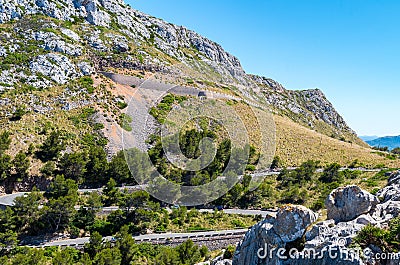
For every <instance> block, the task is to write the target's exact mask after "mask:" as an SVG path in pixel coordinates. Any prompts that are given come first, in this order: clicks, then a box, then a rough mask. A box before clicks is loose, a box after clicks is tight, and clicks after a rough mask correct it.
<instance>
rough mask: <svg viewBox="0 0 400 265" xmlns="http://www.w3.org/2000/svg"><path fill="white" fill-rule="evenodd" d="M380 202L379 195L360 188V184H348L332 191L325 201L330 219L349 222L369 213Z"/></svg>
mask: <svg viewBox="0 0 400 265" xmlns="http://www.w3.org/2000/svg"><path fill="white" fill-rule="evenodd" d="M378 203H379V200H378V198H377V197H375V196H373V195H371V194H370V193H369V192H367V191H364V190H362V189H360V188H359V187H358V186H347V187H344V188H339V189H336V190H334V191H332V192H331V194H329V196H328V198H327V199H326V201H325V207H326V209H327V210H328V219H333V220H334V221H335V222H336V223H339V222H347V221H351V220H354V218H356V217H358V216H360V215H362V214H365V213H368V212H370V211H371V209H372V208H374V207H375V206H376V205H377V204H378Z"/></svg>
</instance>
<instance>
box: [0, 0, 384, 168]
mask: <svg viewBox="0 0 400 265" xmlns="http://www.w3.org/2000/svg"><path fill="white" fill-rule="evenodd" d="M0 12H1V13H0V33H1V34H0V59H1V60H2V63H1V66H0V92H1V93H2V95H1V99H0V108H1V117H0V118H1V124H2V129H4V130H10V131H12V132H13V134H14V137H13V141H14V142H15V145H14V147H13V150H11V154H12V155H13V154H15V153H16V152H17V151H18V150H19V149H23V150H26V149H27V148H28V146H29V144H30V143H34V144H35V145H39V144H40V143H41V142H42V141H43V139H44V138H45V135H46V133H47V132H48V131H51V130H53V129H54V128H60V129H62V130H64V131H66V132H67V134H68V137H67V143H68V145H69V148H71V149H79V146H80V145H81V144H82V142H83V143H85V141H87V138H88V137H89V136H88V135H90V134H95V135H99V137H101V136H106V137H107V138H108V139H109V140H111V141H110V143H109V145H108V147H109V150H111V151H110V152H111V153H115V152H116V151H117V150H118V149H119V148H120V146H118V144H117V143H114V142H118V141H113V140H114V138H118V139H119V138H120V135H121V131H122V130H124V129H122V127H121V125H122V119H123V117H124V116H123V113H124V104H126V103H127V102H128V101H129V99H130V97H131V96H132V93H133V92H132V91H130V89H132V88H130V87H127V86H121V84H118V83H115V82H112V81H111V80H110V79H108V78H105V77H103V76H101V75H100V74H99V72H101V71H110V72H117V73H125V74H129V75H132V76H135V77H138V78H140V79H146V78H148V77H149V76H153V78H154V76H156V77H155V78H158V79H162V80H164V81H165V82H171V83H174V84H179V85H186V86H191V87H194V88H199V89H207V90H210V91H216V92H218V93H222V94H226V95H232V96H235V97H239V98H242V99H244V100H247V101H252V102H256V104H259V105H263V106H265V107H266V108H269V109H270V110H271V111H272V112H273V113H274V114H275V115H276V116H277V117H285V119H286V120H287V121H291V123H290V124H291V125H290V126H289V127H290V128H292V127H293V126H294V127H296V126H298V130H290V131H288V132H287V133H290V135H288V137H291V138H292V139H291V140H290V141H289V142H290V143H291V144H289V145H286V144H285V142H284V141H283V142H282V141H278V151H277V153H278V155H281V156H283V157H285V158H286V160H287V161H288V163H289V164H297V163H299V162H300V160H301V159H303V158H304V159H307V158H308V157H316V158H318V157H319V154H320V153H319V151H318V146H319V145H318V144H316V145H315V146H312V147H313V148H312V151H311V152H312V154H311V153H309V154H310V155H308V156H304V157H299V158H294V155H293V154H294V153H295V151H296V150H295V149H293V148H295V147H296V144H293V143H296V142H297V143H299V144H302V143H306V144H314V142H305V141H304V138H303V135H301V134H299V132H301V131H306V132H307V134H309V135H312V138H318V137H319V135H320V134H323V135H324V138H323V139H324V141H325V140H326V142H332V143H333V144H332V145H333V146H334V147H333V148H334V149H335V150H339V152H342V153H347V152H353V150H352V149H347V146H352V145H353V146H360V147H359V148H360V149H363V150H364V147H367V146H366V144H365V143H364V142H363V141H361V140H360V139H359V138H358V137H357V136H356V134H355V133H354V132H353V131H352V130H351V128H349V126H348V125H347V124H346V122H345V121H344V119H343V118H342V117H341V116H340V115H339V114H338V113H337V112H336V110H335V109H334V107H333V106H332V104H331V103H330V102H329V101H328V100H327V99H326V97H325V96H324V94H323V93H322V92H321V91H320V90H306V91H290V90H286V89H285V88H284V87H283V86H282V85H280V84H279V83H278V82H276V81H274V80H272V79H268V78H265V77H259V76H254V75H249V74H247V73H246V72H245V71H244V70H243V68H242V67H241V64H240V61H239V60H238V59H237V58H236V57H234V56H233V55H231V54H229V53H227V52H226V51H224V50H223V48H222V47H221V46H220V45H218V44H217V43H215V42H213V41H211V40H209V39H207V38H204V37H202V36H200V35H199V34H197V33H195V32H193V31H191V30H188V29H186V28H184V27H182V26H176V25H173V24H170V23H167V22H165V21H163V20H161V19H157V18H154V17H152V16H149V15H146V14H143V13H142V12H139V11H137V10H134V9H133V8H131V7H130V6H128V5H126V4H125V3H123V1H121V0H85V1H83V0H74V1H73V0H61V1H57V2H55V1H50V0H41V1H35V0H21V1H11V0H2V1H1V2H0ZM89 77H90V78H89ZM88 80H89V81H88ZM90 80H94V84H91V82H90ZM21 110H23V111H22V112H23V113H24V115H23V117H22V118H21V119H18V120H15V119H14V118H13V117H14V116H15V113H20V112H21ZM99 123H100V124H101V125H99ZM277 123H278V127H279V119H277ZM292 125H293V126H292ZM103 127H105V128H103ZM43 128H45V130H44V129H43ZM284 128H285V126H283V129H282V131H281V133H282V132H283V131H284ZM125 129H126V128H125ZM278 133H280V132H279V131H278ZM318 133H320V134H318ZM325 136H326V137H325ZM333 138H336V139H337V140H333ZM278 139H283V138H282V137H278ZM339 140H340V141H339ZM91 141H92V140H91ZM346 142H347V144H346ZM351 143H352V144H351ZM86 144H87V143H86ZM110 145H113V146H110ZM300 146H302V145H299V146H298V147H300ZM344 146H346V148H345V147H344ZM357 148H358V147H357ZM365 150H367V149H365ZM365 152H367V151H365ZM365 152H364V153H365ZM356 153H357V152H355V154H352V155H350V157H349V159H352V156H353V155H354V156H357V158H360V159H362V156H361V155H360V156H358V155H356ZM321 157H323V156H321ZM319 160H321V159H319ZM322 160H325V159H322ZM370 160H371V159H370V158H368V159H366V160H365V162H366V163H369V161H370ZM327 161H332V160H331V159H329V160H327ZM346 161H348V159H346ZM389 162H390V163H391V161H389Z"/></svg>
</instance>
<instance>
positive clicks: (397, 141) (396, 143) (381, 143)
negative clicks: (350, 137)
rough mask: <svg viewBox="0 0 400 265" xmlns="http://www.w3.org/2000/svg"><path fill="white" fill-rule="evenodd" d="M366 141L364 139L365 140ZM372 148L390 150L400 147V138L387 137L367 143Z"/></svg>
mask: <svg viewBox="0 0 400 265" xmlns="http://www.w3.org/2000/svg"><path fill="white" fill-rule="evenodd" d="M363 140H364V139H363ZM366 142H367V143H368V144H369V145H370V146H375V147H386V146H387V147H389V149H390V150H392V149H394V148H396V147H400V136H386V137H380V138H377V139H373V140H370V141H366Z"/></svg>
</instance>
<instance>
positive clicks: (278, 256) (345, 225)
mask: <svg viewBox="0 0 400 265" xmlns="http://www.w3.org/2000/svg"><path fill="white" fill-rule="evenodd" d="M399 193H400V173H399V172H397V173H395V174H393V175H392V176H391V178H390V179H389V182H388V185H387V187H385V188H384V189H382V190H381V191H379V192H378V194H377V196H378V197H379V198H383V201H382V202H379V201H378V200H377V197H375V196H373V195H372V194H369V193H368V192H366V191H363V190H362V189H360V188H359V187H357V186H348V187H344V188H339V189H336V190H334V191H333V192H332V193H331V194H330V195H329V197H328V198H327V204H326V205H327V207H331V208H328V217H329V218H328V220H326V221H322V222H318V223H316V224H312V223H313V222H311V221H312V220H313V218H311V219H309V221H310V222H305V223H303V225H298V226H296V225H294V224H295V223H296V222H284V221H282V217H280V218H279V217H278V216H276V217H269V218H267V219H265V220H264V221H262V222H260V223H258V224H257V225H255V226H254V227H252V228H251V229H250V230H249V231H248V232H247V234H246V235H245V237H244V238H243V240H242V241H241V242H240V243H239V245H238V247H237V249H236V252H235V256H234V259H233V262H232V264H233V265H267V264H268V265H270V264H274V265H289V264H290V265H292V264H295V265H303V264H304V265H306V264H307V265H308V264H315V265H319V264H327V265H329V264H344V265H354V264H358V265H367V264H368V265H369V264H376V265H378V264H382V263H379V261H376V260H374V259H373V257H375V255H376V253H382V250H380V249H379V248H378V247H376V246H373V245H370V246H368V247H367V248H365V249H362V250H360V249H355V248H353V247H351V244H352V243H353V238H354V237H355V236H356V235H357V234H358V232H360V231H361V230H362V229H363V228H364V227H365V226H366V225H368V224H371V225H374V226H377V227H387V225H388V223H389V221H390V220H391V219H393V218H395V217H399V216H400V215H399V214H400V204H399V202H400V201H399V196H397V194H399ZM285 209H288V208H287V206H286V207H284V208H283V209H281V210H280V212H281V211H283V212H286V216H287V218H283V220H290V219H294V216H295V215H296V214H295V212H298V211H294V212H293V211H289V212H288V211H287V210H285ZM293 209H299V210H300V209H301V210H300V212H301V213H310V211H309V210H307V209H304V208H298V207H294V208H293ZM311 216H312V215H311ZM300 219H302V218H300ZM306 219H307V218H306ZM302 220H303V219H302ZM307 225H308V226H309V228H308V229H306V228H307V227H308V226H307ZM296 227H297V229H296ZM282 230H283V231H287V234H286V235H285V236H283V237H282V233H280V232H277V231H282ZM385 262H386V263H384V264H390V265H391V264H398V260H388V261H385Z"/></svg>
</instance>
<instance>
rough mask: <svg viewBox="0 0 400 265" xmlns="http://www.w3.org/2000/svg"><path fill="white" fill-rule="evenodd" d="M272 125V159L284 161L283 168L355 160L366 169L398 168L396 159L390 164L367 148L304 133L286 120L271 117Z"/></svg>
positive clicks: (399, 162) (303, 128) (342, 163)
mask: <svg viewBox="0 0 400 265" xmlns="http://www.w3.org/2000/svg"><path fill="white" fill-rule="evenodd" d="M275 123H276V127H277V133H276V134H277V135H276V143H277V150H276V155H277V156H279V157H280V158H281V159H282V160H283V161H284V163H285V165H286V166H297V165H299V164H301V163H302V162H304V161H306V160H309V159H312V160H319V161H321V162H322V163H323V164H328V163H332V162H336V163H339V164H341V165H349V164H351V162H352V161H354V160H356V159H358V161H359V162H361V163H363V164H365V165H366V166H370V167H374V166H376V165H379V164H384V165H386V166H388V167H394V168H399V167H400V160H398V159H397V160H390V159H387V158H385V157H382V156H380V155H378V154H376V153H373V150H372V149H370V148H367V147H364V146H360V145H358V144H351V143H347V142H342V141H340V140H337V139H333V138H331V137H328V136H326V135H323V134H320V133H317V132H315V131H312V130H310V129H307V128H305V127H303V126H301V125H299V124H297V123H295V122H293V121H291V120H290V119H288V118H285V117H282V116H278V115H275Z"/></svg>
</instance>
